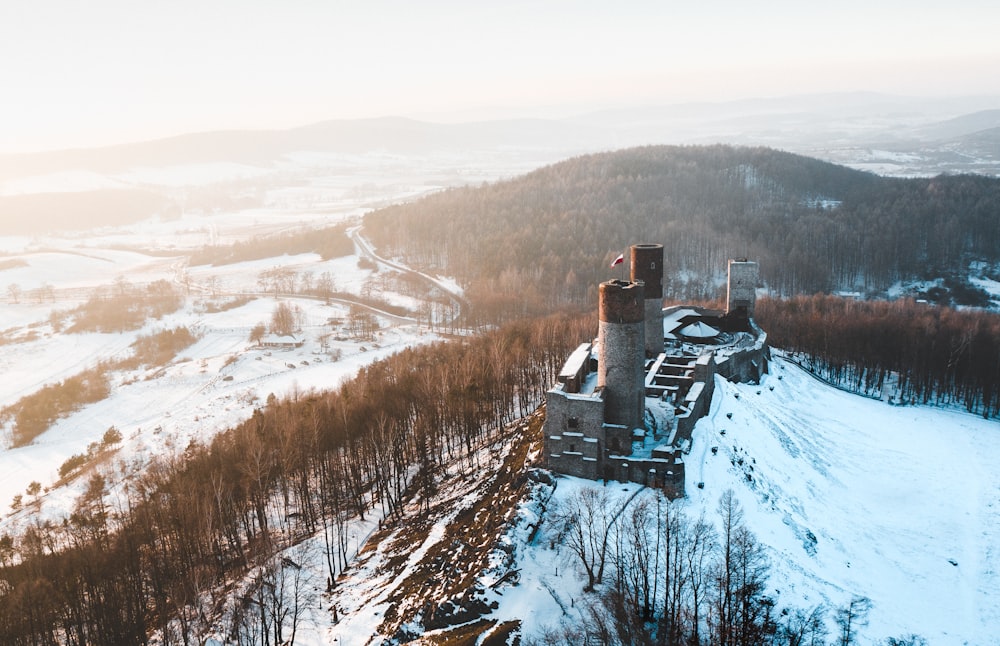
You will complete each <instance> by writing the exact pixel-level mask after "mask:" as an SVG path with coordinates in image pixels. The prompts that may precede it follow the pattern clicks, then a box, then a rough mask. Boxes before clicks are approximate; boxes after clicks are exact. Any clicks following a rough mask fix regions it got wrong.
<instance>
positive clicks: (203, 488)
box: [0, 316, 595, 645]
mask: <svg viewBox="0 0 1000 646" xmlns="http://www.w3.org/2000/svg"><path fill="white" fill-rule="evenodd" d="M594 325H595V324H594V321H593V319H592V317H568V316H553V317H549V318H546V319H542V320H536V321H533V322H527V323H520V324H513V325H510V326H507V327H505V328H503V329H500V330H496V331H493V332H490V333H487V334H484V335H482V336H479V337H475V338H466V339H462V340H460V341H455V342H450V343H438V344H435V345H432V346H426V347H420V348H413V349H409V350H406V351H403V352H401V353H399V354H397V355H394V356H392V357H390V358H387V359H385V360H383V361H380V362H377V363H375V364H372V365H371V366H368V367H367V368H364V369H363V370H362V371H361V372H360V373H359V375H358V376H357V378H355V379H354V380H352V381H349V382H347V383H345V384H343V385H342V386H340V387H339V388H338V389H337V390H335V391H330V392H324V393H308V394H301V393H297V394H293V395H292V396H291V397H290V398H288V399H283V400H278V399H277V398H275V397H273V396H271V397H269V398H268V404H267V406H266V407H264V408H260V409H257V410H255V411H254V413H253V415H252V417H251V418H250V419H248V420H247V421H246V422H245V423H243V424H241V425H239V426H237V427H235V428H233V429H231V430H229V431H227V432H224V433H222V434H220V435H218V436H216V437H215V438H214V439H213V440H212V441H211V442H208V443H206V444H199V443H192V444H191V445H190V446H188V447H187V448H186V449H185V450H184V451H183V453H181V454H178V455H174V456H169V457H165V458H163V459H160V460H158V461H156V462H154V463H153V464H152V465H151V466H150V467H149V468H148V469H147V470H146V471H145V473H144V474H142V475H141V476H140V477H138V478H136V479H133V480H129V481H127V482H124V483H122V484H121V485H120V486H119V487H118V488H116V489H115V492H114V495H112V493H111V491H110V489H109V486H108V480H107V479H106V478H105V476H104V475H102V473H100V472H94V474H93V475H92V477H91V478H90V480H89V481H88V486H87V490H86V493H85V494H84V495H83V496H82V497H81V498H80V499H79V501H78V503H77V505H76V508H75V510H74V512H73V513H72V514H71V516H70V517H69V518H67V519H66V520H65V522H63V523H58V522H51V521H42V520H36V521H34V523H33V524H32V525H30V526H29V527H28V528H27V529H26V530H25V531H24V532H23V534H22V535H20V536H17V537H8V538H7V539H6V540H4V541H0V546H2V545H6V546H7V548H6V551H0V563H2V567H0V642H2V643H5V644H12V645H20V644H57V643H59V644H79V645H82V644H109V643H129V644H146V643H148V640H149V636H150V635H151V634H152V633H154V632H156V633H157V634H159V635H160V636H161V638H162V642H163V643H164V644H189V643H200V641H199V640H201V639H204V638H205V637H206V636H207V634H208V631H210V630H211V629H212V626H214V625H216V624H217V623H218V622H220V621H221V622H222V624H223V625H224V626H225V630H226V632H227V639H228V640H229V641H230V643H235V644H251V643H252V644H258V645H259V644H277V643H281V642H282V641H288V639H289V638H290V636H291V635H292V633H293V631H294V628H293V623H294V619H295V617H296V616H297V615H296V614H295V612H293V611H292V609H290V608H288V607H285V606H284V605H282V604H286V603H287V602H288V599H289V598H290V597H289V596H288V595H285V596H280V598H278V596H275V595H271V591H272V590H273V589H274V588H275V587H276V586H279V585H289V586H295V585H299V584H296V583H295V576H296V574H295V573H296V572H297V569H296V568H294V567H291V566H289V565H288V564H286V563H283V562H280V561H276V557H275V555H276V553H277V550H278V549H279V548H282V547H287V546H289V545H291V544H294V543H296V542H298V541H300V540H301V539H303V538H304V537H307V536H317V535H321V536H322V537H323V544H324V545H325V546H326V548H325V553H324V561H325V562H326V564H327V569H328V572H327V575H328V584H329V585H334V584H335V580H336V577H337V575H338V574H339V573H340V571H341V570H342V569H343V568H344V567H345V566H346V564H347V560H348V557H349V553H348V549H349V546H348V544H347V531H346V528H347V522H348V521H349V520H350V518H352V517H354V516H359V517H361V518H364V517H366V516H367V515H368V514H373V513H374V514H378V515H380V516H382V517H386V518H388V519H393V518H399V517H400V514H401V506H402V504H403V503H404V502H405V501H407V500H409V499H411V498H413V497H414V496H416V497H417V498H418V499H422V500H425V501H427V500H431V499H433V497H434V496H435V491H436V482H437V479H438V477H439V475H440V473H441V471H440V470H441V469H442V467H443V465H445V464H449V465H452V466H453V467H455V468H459V469H460V470H465V471H466V472H467V473H472V472H473V471H474V470H475V468H476V464H475V457H474V456H475V454H476V450H477V449H478V447H479V446H480V445H481V444H482V443H483V442H485V441H489V440H490V439H491V438H495V437H497V436H498V434H500V433H503V432H504V431H503V429H504V428H505V427H506V426H507V425H508V424H509V423H510V422H512V421H513V420H515V419H517V418H520V417H522V416H524V415H526V414H527V413H529V412H531V411H532V410H533V409H534V408H535V406H537V404H538V403H539V402H540V401H541V399H542V398H543V396H544V392H545V390H546V389H547V388H549V387H550V385H551V383H552V381H553V379H554V376H555V374H557V371H558V370H559V368H560V366H561V365H562V362H563V361H564V359H565V356H566V354H567V353H568V352H569V351H570V350H571V349H572V348H573V347H575V345H576V344H577V343H578V341H579V339H580V338H583V337H585V336H586V335H587V334H588V333H589V332H591V331H592V329H593V327H594ZM240 575H244V579H243V580H244V581H245V582H246V583H245V584H241V585H243V587H240V588H239V589H238V590H232V589H228V590H227V589H225V588H224V586H225V585H226V582H227V581H234V580H240ZM300 583H301V582H300ZM292 597H294V595H292ZM253 600H256V601H253ZM276 604H277V605H276ZM278 606H281V607H278ZM264 635H266V636H264Z"/></svg>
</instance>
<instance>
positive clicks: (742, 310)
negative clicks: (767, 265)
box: [726, 258, 760, 318]
mask: <svg viewBox="0 0 1000 646" xmlns="http://www.w3.org/2000/svg"><path fill="white" fill-rule="evenodd" d="M759 280H760V274H759V271H758V269H757V263H755V262H751V261H748V260H747V259H746V258H741V259H739V260H730V261H729V280H728V282H727V287H726V314H727V315H729V316H739V317H745V318H753V310H754V305H755V304H756V302H757V282H758V281H759Z"/></svg>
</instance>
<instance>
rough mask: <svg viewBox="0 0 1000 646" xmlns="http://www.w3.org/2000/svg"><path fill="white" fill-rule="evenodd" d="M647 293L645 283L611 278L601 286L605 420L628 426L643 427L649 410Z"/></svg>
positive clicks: (600, 364) (600, 357)
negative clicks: (647, 402)
mask: <svg viewBox="0 0 1000 646" xmlns="http://www.w3.org/2000/svg"><path fill="white" fill-rule="evenodd" d="M643 295H644V290H643V285H642V283H634V282H625V281H621V280H609V281H607V282H604V283H601V285H600V302H599V304H598V318H599V319H600V321H599V324H598V325H599V326H598V331H597V340H598V343H599V344H600V349H599V350H598V355H597V366H598V367H597V386H598V387H599V388H601V387H603V388H604V421H605V422H606V423H608V424H620V425H622V426H625V427H627V428H628V429H633V428H639V427H641V426H642V423H643V413H644V411H645V399H644V398H645V394H646V391H645V382H644V377H645V371H644V370H643V368H644V364H645V358H646V350H645V345H646V333H645V324H644V318H645V317H644V314H645V303H644V301H645V299H644V298H643ZM661 329H662V328H661ZM661 334H662V332H661Z"/></svg>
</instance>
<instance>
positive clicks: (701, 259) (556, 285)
mask: <svg viewBox="0 0 1000 646" xmlns="http://www.w3.org/2000/svg"><path fill="white" fill-rule="evenodd" d="M998 212H1000V180H998V179H994V178H988V177H983V176H976V175H960V176H939V177H936V178H919V179H896V178H884V177H879V176H876V175H872V174H870V173H864V172H860V171H855V170H851V169H848V168H845V167H842V166H837V165H834V164H831V163H827V162H822V161H818V160H816V159H810V158H807V157H803V156H800V155H794V154H790V153H785V152H779V151H776V150H772V149H768V148H741V147H731V146H722V145H716V146H688V147H678V146H655V147H645V148H635V149H629V150H623V151H618V152H613V153H602V154H595V155H586V156H582V157H577V158H574V159H570V160H568V161H565V162H562V163H559V164H555V165H552V166H549V167H546V168H542V169H540V170H537V171H535V172H532V173H529V174H528V175H525V176H523V177H520V178H518V179H514V180H511V181H507V182H501V183H498V184H494V185H491V186H485V187H480V188H464V189H453V190H449V191H445V192H442V193H439V194H436V195H433V196H430V197H428V198H425V199H423V200H421V201H419V202H417V203H414V204H407V205H401V206H396V207H392V208H388V209H384V210H381V211H378V212H375V213H372V214H370V215H369V216H367V217H366V219H365V226H366V230H367V232H368V235H370V236H371V237H372V238H373V240H375V241H376V243H377V244H379V245H380V246H381V247H382V248H383V251H385V252H386V253H390V254H396V255H399V256H401V257H403V258H405V260H406V261H407V262H409V263H411V264H415V265H420V266H423V267H425V268H427V269H429V270H433V271H440V272H443V273H447V274H451V275H456V276H458V277H460V278H461V279H462V280H463V281H464V282H465V284H466V285H467V286H468V288H469V291H470V296H472V297H474V298H479V299H480V301H481V302H488V303H491V304H492V308H493V309H495V310H497V311H501V310H507V311H511V312H512V313H514V314H516V313H517V311H518V310H519V309H522V308H525V307H529V308H530V307H538V308H541V309H545V308H547V307H551V306H552V304H555V303H560V302H564V303H565V302H572V303H588V302H591V301H593V300H594V288H595V285H596V284H597V283H598V282H600V281H602V280H606V279H608V278H610V277H612V276H615V275H617V272H615V271H611V270H609V269H608V262H609V261H610V259H611V258H613V257H614V256H615V255H617V254H618V253H620V252H621V251H623V250H624V249H626V247H627V245H629V244H630V243H634V242H660V243H662V244H663V245H664V247H665V271H666V275H667V284H666V286H665V289H666V290H667V293H668V295H669V296H673V297H677V298H713V297H715V296H717V295H718V286H719V284H720V283H721V278H722V276H721V273H722V272H723V271H724V268H725V263H726V260H727V259H728V258H733V257H750V258H754V259H756V260H757V261H759V262H760V265H761V278H762V280H763V282H764V284H765V285H766V286H767V287H769V288H770V289H772V290H774V291H775V292H777V293H779V294H797V293H814V292H828V291H833V290H841V289H848V290H857V291H862V292H865V293H868V294H873V295H874V294H881V293H884V292H885V290H887V289H888V288H889V287H890V286H891V285H893V284H894V283H896V282H897V281H905V280H917V279H926V278H933V277H937V276H942V275H951V274H957V275H964V272H966V271H967V268H968V263H969V261H970V260H973V259H975V260H982V261H985V262H987V263H990V264H994V263H997V262H1000V227H997V225H996V214H997V213H998Z"/></svg>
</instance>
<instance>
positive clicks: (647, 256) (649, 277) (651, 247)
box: [631, 244, 663, 357]
mask: <svg viewBox="0 0 1000 646" xmlns="http://www.w3.org/2000/svg"><path fill="white" fill-rule="evenodd" d="M631 260H632V273H631V276H632V282H633V283H634V282H639V281H642V283H643V285H644V290H645V294H646V296H645V299H644V306H643V307H644V309H645V312H646V356H647V357H655V356H657V355H659V354H660V353H661V352H663V245H661V244H634V245H632V247H631Z"/></svg>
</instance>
